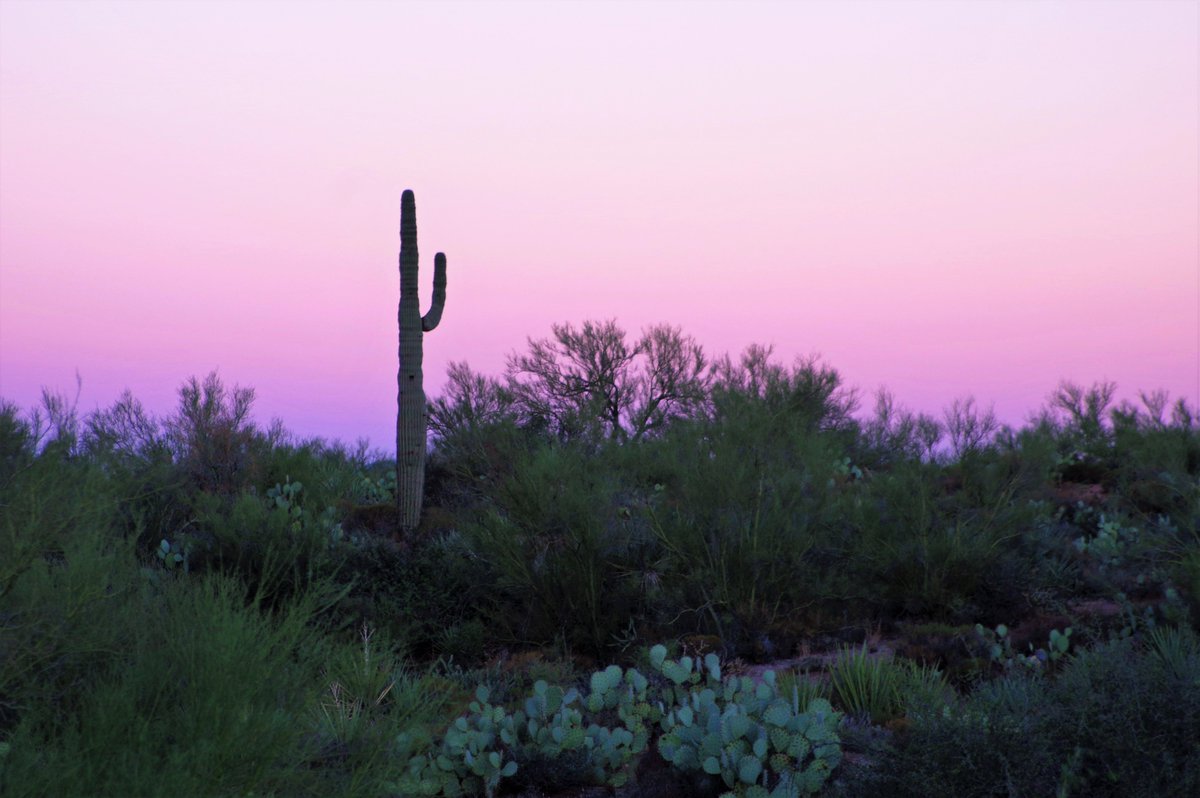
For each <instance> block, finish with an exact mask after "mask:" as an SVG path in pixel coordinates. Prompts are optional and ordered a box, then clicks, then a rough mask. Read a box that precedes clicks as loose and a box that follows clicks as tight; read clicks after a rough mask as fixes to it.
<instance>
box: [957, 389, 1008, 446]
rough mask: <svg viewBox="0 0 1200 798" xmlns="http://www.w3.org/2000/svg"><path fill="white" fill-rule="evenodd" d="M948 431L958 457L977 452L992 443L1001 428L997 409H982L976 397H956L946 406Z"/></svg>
mask: <svg viewBox="0 0 1200 798" xmlns="http://www.w3.org/2000/svg"><path fill="white" fill-rule="evenodd" d="M945 418H946V432H947V433H948V434H949V436H950V449H951V451H952V452H953V454H954V456H955V457H956V458H961V457H963V456H964V455H966V454H968V453H969V452H976V451H979V450H980V449H982V448H983V447H984V446H986V445H987V444H988V443H990V442H991V441H992V440H993V438H994V437H995V435H996V432H997V431H998V430H999V429H1000V422H998V421H997V420H996V413H995V410H994V409H993V408H991V407H989V408H988V409H987V410H985V411H982V412H981V411H980V410H979V408H978V407H976V405H975V397H974V396H968V397H966V398H963V399H955V400H954V401H953V402H951V403H950V407H948V408H946V412H945Z"/></svg>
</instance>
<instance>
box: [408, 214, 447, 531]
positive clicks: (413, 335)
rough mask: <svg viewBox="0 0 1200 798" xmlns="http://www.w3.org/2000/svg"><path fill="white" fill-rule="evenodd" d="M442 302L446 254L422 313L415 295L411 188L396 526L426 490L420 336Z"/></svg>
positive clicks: (412, 519) (411, 514)
mask: <svg viewBox="0 0 1200 798" xmlns="http://www.w3.org/2000/svg"><path fill="white" fill-rule="evenodd" d="M445 303H446V256H445V255H443V254H442V253H440V252H439V253H438V254H437V255H435V256H434V258H433V301H432V302H431V304H430V306H429V312H428V313H426V314H425V315H424V316H422V315H421V303H420V301H419V300H418V299H417V203H416V199H415V198H414V197H413V193H412V191H405V192H404V194H403V195H401V197H400V372H399V374H398V375H397V377H396V381H397V383H398V387H399V394H398V395H397V397H396V406H397V414H396V500H397V502H398V503H399V509H400V530H401V532H408V531H411V530H413V529H416V527H417V524H418V523H420V521H421V498H422V496H423V494H424V492H425V431H426V426H427V422H428V419H427V417H426V408H425V389H424V386H423V385H422V374H421V360H422V358H423V356H424V352H423V350H422V345H423V339H424V335H425V333H427V332H430V331H431V330H433V329H434V328H435V327H437V325H438V322H439V321H441V319H442V307H443V306H444V305H445Z"/></svg>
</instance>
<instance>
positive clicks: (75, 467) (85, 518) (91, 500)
mask: <svg viewBox="0 0 1200 798" xmlns="http://www.w3.org/2000/svg"><path fill="white" fill-rule="evenodd" d="M116 503H117V497H115V496H113V495H111V494H110V493H109V492H108V491H107V490H106V484H105V480H104V478H103V475H102V474H100V473H99V472H98V471H97V470H95V469H92V468H87V467H85V464H82V463H79V462H70V461H63V460H61V459H60V457H59V456H58V455H56V454H54V453H53V452H51V451H47V450H43V451H42V453H40V454H39V455H37V456H36V457H34V458H33V459H32V460H30V462H29V463H28V464H27V465H26V466H25V467H24V468H23V469H21V471H20V472H19V473H18V474H16V475H13V476H12V477H10V479H9V480H8V481H7V482H6V483H4V484H3V486H2V487H0V507H2V508H3V512H0V733H2V732H3V730H4V729H6V728H8V727H10V726H11V725H12V724H13V723H15V722H16V721H17V720H18V719H19V718H20V717H21V716H22V715H23V714H24V713H26V712H28V711H30V710H31V709H32V708H34V707H41V708H43V709H46V708H52V709H55V710H57V711H61V712H64V713H70V712H71V711H72V710H73V708H74V703H73V702H74V701H75V700H76V699H77V698H78V695H79V693H78V692H77V687H78V685H79V684H81V683H82V684H86V683H87V682H88V680H89V678H90V675H91V674H92V673H94V672H95V671H96V670H97V669H103V668H104V667H105V666H106V663H108V662H110V661H112V660H113V659H114V658H117V657H119V656H120V653H121V651H122V649H123V648H124V646H125V645H126V643H127V642H128V639H129V635H130V633H131V628H132V625H133V624H134V623H135V622H136V621H135V620H134V619H131V618H129V617H126V616H125V615H123V614H122V613H121V612H120V611H118V610H117V609H116V608H118V607H120V606H122V602H123V601H124V599H125V597H126V596H127V595H128V594H130V593H136V591H137V589H138V587H139V575H138V570H137V561H136V559H135V557H134V548H133V540H132V538H123V537H121V536H120V534H119V533H117V532H116V531H115V529H114V524H113V508H114V507H115V506H116Z"/></svg>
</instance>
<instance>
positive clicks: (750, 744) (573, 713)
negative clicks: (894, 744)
mask: <svg viewBox="0 0 1200 798" xmlns="http://www.w3.org/2000/svg"><path fill="white" fill-rule="evenodd" d="M650 664H651V667H652V668H653V671H654V673H653V674H652V675H651V676H650V677H649V678H648V677H647V676H645V675H643V674H641V673H640V672H638V671H637V670H636V669H634V668H630V669H628V670H624V669H622V668H620V667H619V666H616V665H611V666H609V667H608V668H606V669H605V670H602V671H597V672H596V673H594V674H592V676H591V679H590V680H589V684H588V687H589V688H590V689H589V690H588V692H587V693H586V695H584V694H581V692H580V691H579V690H577V689H575V688H570V689H566V690H564V689H563V688H561V687H557V686H552V685H549V684H547V683H546V682H544V681H538V682H537V683H536V684H534V686H533V694H532V695H531V696H529V697H528V698H527V699H525V701H524V702H523V704H522V708H521V709H518V710H516V711H515V712H511V713H510V712H509V711H508V710H506V709H505V708H504V707H502V706H495V705H492V704H491V703H489V701H488V699H489V697H490V693H489V691H488V689H487V688H486V687H480V688H479V689H478V690H477V691H476V695H475V698H476V700H475V701H473V702H471V705H470V713H469V714H468V715H465V716H463V717H460V718H458V719H457V720H455V722H454V723H453V724H452V725H451V726H450V728H449V729H448V730H447V731H446V733H445V735H444V737H443V739H442V741H441V744H440V745H438V746H434V745H432V741H430V740H426V741H424V742H425V744H424V745H419V744H417V742H416V741H415V740H414V739H412V738H411V737H409V736H408V735H402V736H401V739H400V740H399V741H398V742H399V743H400V746H399V747H400V749H401V751H402V752H407V753H405V755H406V756H408V763H407V768H406V774H405V776H404V777H403V778H402V779H401V780H400V782H399V784H397V785H396V789H397V790H398V791H399V792H400V793H402V794H404V795H427V796H437V795H441V796H460V795H472V794H480V793H482V794H485V795H487V796H492V795H494V794H495V791H496V789H497V788H498V786H499V784H500V782H501V781H502V780H503V779H505V778H509V777H511V776H514V775H515V774H516V773H517V770H518V768H519V765H518V762H521V761H527V760H535V759H541V760H551V761H561V760H560V758H565V757H572V758H574V759H576V760H577V761H583V762H585V763H586V765H587V769H588V771H589V776H590V778H591V780H592V781H593V782H594V783H596V784H602V785H608V786H611V787H620V786H622V785H624V784H626V783H628V781H629V780H630V778H631V776H632V770H633V766H634V763H635V759H636V757H638V756H640V755H641V754H643V753H645V751H646V750H647V749H648V747H649V744H650V740H651V737H652V735H653V734H655V733H658V734H659V735H660V736H659V738H658V751H659V753H660V754H662V756H663V758H664V759H665V760H666V761H667V762H669V763H671V764H672V765H674V766H675V767H677V768H679V769H681V770H683V771H685V772H689V771H690V772H695V773H707V774H709V775H711V776H719V777H720V778H721V779H722V780H723V781H724V783H725V786H726V787H727V788H728V791H727V792H725V793H724V794H723V796H722V798H792V797H793V796H794V797H795V798H798V797H799V796H801V795H810V794H812V793H815V792H817V791H818V790H819V789H820V788H821V786H822V785H823V784H824V783H825V781H826V779H827V778H828V776H829V774H830V772H831V771H832V770H833V769H834V768H835V767H837V765H838V763H839V762H840V760H841V743H840V740H839V738H838V734H837V727H838V723H839V722H840V720H841V716H840V714H838V713H836V712H834V711H833V709H832V707H831V706H830V705H829V702H827V701H825V700H824V699H814V700H813V701H811V702H810V703H809V704H808V706H801V705H800V699H799V696H798V694H796V693H795V692H793V696H792V698H791V700H788V699H786V698H784V697H781V696H780V695H779V691H778V689H777V685H776V682H775V674H774V673H772V672H769V671H768V672H767V674H766V675H765V676H764V679H763V681H762V682H761V683H759V684H755V683H754V682H753V681H752V680H751V679H749V678H748V677H744V676H743V677H727V678H725V679H722V677H721V664H720V661H719V660H718V658H717V657H716V656H715V655H713V654H709V655H707V656H706V657H705V658H704V660H703V662H699V661H695V660H693V659H692V658H690V657H682V658H681V659H679V660H678V661H675V660H670V659H667V650H666V648H664V647H663V646H655V647H654V648H653V649H651V651H650ZM414 749H417V750H416V751H414Z"/></svg>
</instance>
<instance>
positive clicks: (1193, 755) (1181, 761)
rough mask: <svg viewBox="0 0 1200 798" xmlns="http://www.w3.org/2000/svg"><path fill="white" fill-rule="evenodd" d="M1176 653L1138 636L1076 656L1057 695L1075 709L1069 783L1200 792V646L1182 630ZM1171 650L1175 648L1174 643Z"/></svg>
mask: <svg viewBox="0 0 1200 798" xmlns="http://www.w3.org/2000/svg"><path fill="white" fill-rule="evenodd" d="M1176 634H1178V635H1179V637H1177V638H1175V640H1176V643H1177V644H1176V645H1175V646H1174V647H1173V650H1174V651H1175V652H1176V656H1175V657H1171V656H1169V655H1167V656H1164V648H1162V647H1159V648H1156V647H1153V646H1151V647H1149V648H1146V647H1143V648H1139V647H1138V646H1137V645H1136V644H1135V643H1134V642H1133V641H1132V640H1121V641H1116V642H1111V643H1102V644H1100V645H1097V646H1095V647H1094V648H1092V649H1089V650H1085V651H1081V652H1080V653H1079V654H1077V655H1076V656H1074V657H1072V658H1071V660H1070V661H1069V663H1068V664H1067V667H1066V668H1065V669H1064V670H1063V672H1062V674H1061V675H1060V676H1059V678H1058V679H1057V680H1056V681H1055V683H1054V685H1053V687H1052V689H1051V695H1052V697H1053V699H1054V700H1055V701H1056V703H1057V704H1058V705H1059V706H1061V707H1063V708H1064V710H1065V711H1067V712H1069V713H1070V714H1069V722H1068V724H1067V725H1066V726H1065V727H1064V732H1067V733H1069V734H1070V737H1069V738H1068V739H1069V740H1070V742H1071V747H1070V750H1071V751H1078V754H1077V755H1076V756H1075V757H1074V758H1073V759H1072V760H1071V762H1070V763H1069V779H1068V780H1069V781H1071V782H1072V784H1073V787H1074V789H1075V791H1076V793H1077V794H1080V795H1089V796H1092V795H1094V796H1161V795H1180V796H1184V795H1195V794H1196V792H1197V791H1200V744H1198V743H1197V741H1200V644H1198V643H1197V640H1196V637H1195V635H1193V634H1190V633H1185V632H1182V631H1181V632H1177V633H1176ZM1166 650H1167V651H1170V650H1171V649H1170V648H1167V649H1166Z"/></svg>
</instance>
